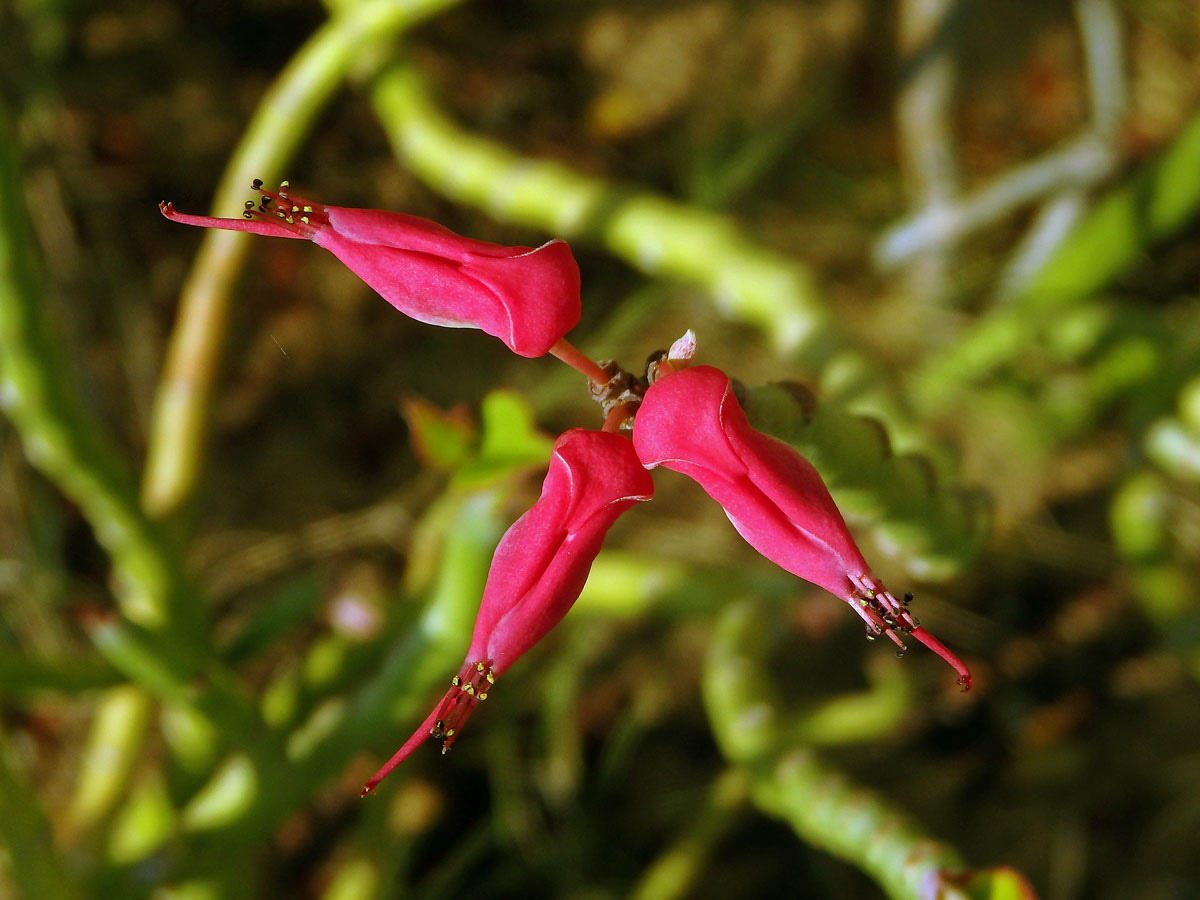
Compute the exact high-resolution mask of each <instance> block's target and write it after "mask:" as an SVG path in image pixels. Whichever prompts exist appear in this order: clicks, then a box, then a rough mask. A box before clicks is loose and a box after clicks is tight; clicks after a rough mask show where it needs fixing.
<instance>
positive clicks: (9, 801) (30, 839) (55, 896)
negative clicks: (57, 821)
mask: <svg viewBox="0 0 1200 900" xmlns="http://www.w3.org/2000/svg"><path fill="white" fill-rule="evenodd" d="M0 841H3V843H4V844H5V845H6V849H7V850H8V854H7V855H8V860H9V862H10V864H11V866H12V874H13V880H14V881H15V882H16V887H17V896H21V897H38V898H44V900H69V898H75V897H79V898H82V897H83V896H84V894H83V891H82V890H81V889H80V887H79V885H78V884H76V883H75V882H74V881H73V880H72V878H71V875H70V872H71V870H70V868H69V867H68V866H67V865H66V863H65V860H63V859H62V857H61V856H60V855H59V853H58V852H57V851H56V849H55V845H54V839H53V837H52V835H51V833H50V823H49V822H48V821H47V820H46V817H45V815H44V814H43V813H42V810H41V807H40V806H39V805H38V803H37V799H36V798H35V796H34V793H33V791H31V790H30V789H29V787H28V785H27V784H26V783H25V779H24V777H23V776H22V773H21V772H20V770H19V768H18V766H17V763H16V760H15V759H13V753H12V750H11V749H10V747H9V746H8V743H7V741H6V739H5V738H4V737H3V735H2V734H0Z"/></svg>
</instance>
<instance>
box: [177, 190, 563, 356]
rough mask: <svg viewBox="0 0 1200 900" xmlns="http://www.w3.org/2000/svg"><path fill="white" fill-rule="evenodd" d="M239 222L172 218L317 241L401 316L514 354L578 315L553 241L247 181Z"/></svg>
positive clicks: (537, 351)
mask: <svg viewBox="0 0 1200 900" xmlns="http://www.w3.org/2000/svg"><path fill="white" fill-rule="evenodd" d="M253 187H254V190H256V191H257V192H258V193H259V194H260V195H261V197H262V199H261V202H260V203H259V204H257V205H256V204H255V203H254V201H252V200H250V201H247V202H246V209H245V212H244V213H243V216H244V218H241V219H220V218H215V217H213V216H193V215H187V214H185V213H180V212H177V211H176V210H175V208H174V207H173V206H172V205H171V204H170V203H161V204H159V208H160V209H161V210H162V214H163V215H164V216H166V217H167V218H168V219H171V220H172V221H174V222H183V223H184V224H186V225H200V226H202V227H206V228H224V229H227V230H230V231H249V232H252V233H254V234H265V235H270V236H272V237H285V238H305V239H307V240H310V241H312V242H313V243H314V244H317V245H318V246H321V247H324V248H325V249H326V250H328V251H329V252H330V253H332V254H333V255H334V256H336V257H337V258H338V259H340V260H341V261H342V262H343V263H345V264H346V265H347V266H348V267H349V268H350V269H351V270H352V271H353V272H354V273H355V274H356V275H358V277H359V278H361V279H362V280H363V281H365V282H366V283H367V284H369V285H370V286H371V287H372V288H374V289H375V290H376V291H377V292H378V293H379V294H380V295H381V296H382V297H383V298H384V299H385V300H387V301H388V302H389V303H391V304H392V306H394V307H396V309H398V310H400V311H401V312H402V313H404V314H405V315H408V316H411V317H412V318H414V319H418V320H420V321H422V322H428V323H430V324H432V325H447V326H450V327H452V328H480V329H482V330H483V331H486V332H487V333H488V334H490V335H494V336H495V337H498V338H500V340H502V341H504V343H505V344H506V345H508V348H509V349H510V350H512V351H513V352H514V353H518V354H520V355H521V356H529V357H533V356H542V355H543V354H545V353H547V352H549V350H550V348H551V347H553V346H554V345H555V344H556V343H557V342H558V341H559V340H560V339H562V337H563V336H564V335H565V334H566V333H567V332H568V331H570V330H571V329H572V328H574V327H575V325H576V323H578V321H579V306H580V303H579V266H578V265H576V263H575V258H574V257H573V256H572V255H571V250H570V248H569V247H568V246H567V245H566V243H565V242H563V241H558V240H555V241H550V242H548V243H546V244H543V245H542V246H540V247H538V248H537V249H531V248H529V247H502V246H500V245H498V244H489V243H486V242H485V241H476V240H472V239H470V238H465V237H461V236H460V235H457V234H455V233H454V232H453V231H450V230H449V229H448V228H443V227H442V226H441V225H438V224H437V223H436V222H430V221H428V220H427V219H421V218H418V217H416V216H409V215H405V214H403V213H395V212H384V211H381V210H376V209H348V208H346V207H342V206H322V205H321V204H319V203H313V202H312V201H309V200H305V199H303V198H300V197H297V196H295V195H293V194H290V193H288V190H287V182H286V181H285V182H284V183H283V185H281V186H280V189H279V193H273V192H271V191H266V190H263V189H262V183H261V182H258V181H256V182H255V183H254V185H253Z"/></svg>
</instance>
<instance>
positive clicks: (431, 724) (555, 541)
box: [363, 428, 654, 794]
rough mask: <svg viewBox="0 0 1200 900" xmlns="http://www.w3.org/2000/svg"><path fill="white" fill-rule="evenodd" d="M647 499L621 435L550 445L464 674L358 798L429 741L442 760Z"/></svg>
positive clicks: (587, 434)
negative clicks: (621, 522) (620, 523)
mask: <svg viewBox="0 0 1200 900" xmlns="http://www.w3.org/2000/svg"><path fill="white" fill-rule="evenodd" d="M653 495H654V482H653V481H652V480H651V478H650V475H649V473H647V472H646V470H645V469H644V468H643V467H642V464H641V463H640V462H639V461H638V458H637V455H636V454H635V453H634V452H633V447H632V446H631V445H630V443H629V440H628V439H627V438H624V437H622V436H620V435H618V434H611V433H609V432H602V431H588V430H586V429H583V428H573V429H571V430H570V431H568V432H566V433H565V434H563V435H562V436H561V437H560V438H559V439H558V440H557V441H556V442H555V444H554V452H553V454H552V455H551V458H550V471H549V472H548V473H547V474H546V480H545V482H544V483H543V485H542V495H541V497H539V498H538V501H537V503H535V504H534V505H533V508H532V509H530V510H529V511H528V512H527V513H525V515H523V516H521V518H519V519H518V520H517V521H516V522H515V523H514V524H513V526H512V527H511V528H509V529H508V531H507V532H506V533H505V535H504V537H503V538H501V539H500V544H499V546H497V547H496V554H495V556H493V557H492V567H491V569H490V570H489V571H488V577H487V586H486V587H485V588H484V591H483V601H482V602H481V603H480V606H479V615H478V616H477V617H476V619H475V631H474V633H473V634H472V637H471V646H470V647H469V648H468V649H467V658H466V660H465V661H464V662H463V665H462V668H461V669H460V670H459V673H458V674H457V675H456V676H454V678H453V679H452V680H451V682H450V690H449V691H447V692H446V695H445V696H444V697H443V698H442V701H441V703H439V704H438V706H437V707H436V708H435V709H434V710H433V712H431V713H430V714H429V717H428V718H427V719H426V720H425V721H424V722H422V723H421V726H420V727H419V728H418V729H417V730H416V732H415V733H414V734H413V736H412V737H410V738H409V739H408V740H407V741H406V742H405V744H404V746H402V747H401V748H400V749H399V750H397V751H396V753H395V754H394V755H393V756H392V758H391V759H390V760H388V761H387V763H386V764H384V766H383V767H382V768H381V769H380V770H379V771H378V772H376V773H375V775H373V776H372V777H371V779H370V780H369V781H368V782H367V784H366V787H364V788H363V794H366V793H367V792H369V791H373V790H374V789H375V786H376V785H377V784H379V782H380V781H382V780H383V778H384V777H385V776H386V775H387V774H388V773H389V772H391V771H392V769H394V768H395V767H396V766H397V765H399V764H400V763H401V762H403V760H404V759H405V758H406V757H407V756H408V755H409V754H410V753H411V752H412V751H413V750H414V749H415V748H416V747H417V745H418V744H420V743H421V742H422V741H424V740H425V739H426V738H427V737H433V738H434V739H435V740H441V741H443V743H442V752H443V753H444V752H446V751H447V750H449V749H450V746H451V744H453V743H454V740H455V738H457V737H458V733H459V731H460V730H461V729H462V726H463V724H464V723H465V722H466V720H467V717H468V716H469V715H470V714H471V712H472V711H473V710H474V708H475V707H476V706H477V705H478V703H479V701H481V700H486V699H487V695H488V691H489V689H490V687H491V685H492V683H493V682H494V681H495V679H496V678H497V677H499V676H500V675H502V674H504V672H505V671H506V670H507V669H508V667H509V666H510V665H512V664H513V663H514V662H516V660H517V659H519V658H520V656H521V655H522V654H523V653H525V652H526V651H527V650H529V648H530V647H532V646H533V645H534V644H536V643H537V642H538V641H540V640H541V639H542V638H543V637H545V636H546V633H547V632H549V631H550V629H551V628H553V627H554V626H555V625H557V624H558V623H559V622H560V621H561V620H562V617H563V616H565V615H566V614H567V610H569V609H570V608H571V605H572V604H573V603H574V602H575V600H576V599H577V598H578V597H579V593H580V591H582V590H583V585H584V582H585V581H587V576H588V572H589V571H590V570H591V567H592V561H593V560H594V559H595V558H596V554H597V553H599V552H600V545H601V544H602V543H603V542H604V536H605V535H606V534H607V533H608V529H609V528H611V527H612V524H613V522H615V521H616V520H617V517H618V516H619V515H621V513H623V512H624V511H625V510H627V509H629V507H631V506H633V504H635V503H638V502H642V501H645V500H649V499H650V498H651V497H652V496H653Z"/></svg>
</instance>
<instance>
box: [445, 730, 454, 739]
mask: <svg viewBox="0 0 1200 900" xmlns="http://www.w3.org/2000/svg"><path fill="white" fill-rule="evenodd" d="M446 737H454V729H453V728H451V729H449V730H447V731H446Z"/></svg>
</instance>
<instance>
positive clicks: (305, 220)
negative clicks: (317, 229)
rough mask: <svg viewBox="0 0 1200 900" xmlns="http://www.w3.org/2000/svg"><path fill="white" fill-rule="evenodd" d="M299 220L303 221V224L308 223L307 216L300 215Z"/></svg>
mask: <svg viewBox="0 0 1200 900" xmlns="http://www.w3.org/2000/svg"><path fill="white" fill-rule="evenodd" d="M300 221H301V222H303V223H304V224H305V225H307V224H308V216H301V217H300Z"/></svg>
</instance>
